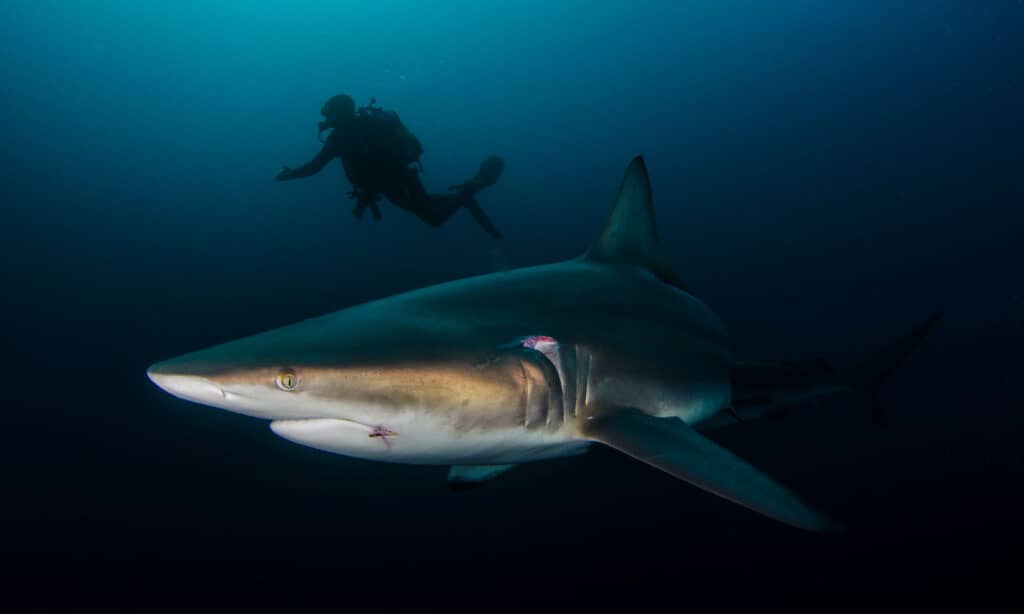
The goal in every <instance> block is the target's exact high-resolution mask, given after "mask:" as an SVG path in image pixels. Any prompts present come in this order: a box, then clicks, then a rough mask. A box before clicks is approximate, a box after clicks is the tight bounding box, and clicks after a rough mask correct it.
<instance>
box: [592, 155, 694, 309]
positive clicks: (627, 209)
mask: <svg viewBox="0 0 1024 614" xmlns="http://www.w3.org/2000/svg"><path fill="white" fill-rule="evenodd" d="M583 257H584V258H585V259H588V260H594V261H597V262H603V263H606V264H627V265H633V266H638V267H643V268H646V269H648V270H649V271H651V272H652V273H654V275H656V276H657V277H658V278H659V279H661V280H662V281H664V282H665V283H667V284H670V285H673V286H675V287H677V288H679V289H681V290H686V287H685V286H684V285H683V283H682V282H681V281H680V280H679V278H678V277H676V275H675V273H674V272H672V267H670V266H669V264H668V261H667V259H666V258H665V256H664V254H662V251H661V244H660V243H658V230H657V228H656V226H655V222H654V201H653V199H652V197H651V180H650V177H648V175H647V165H646V164H644V159H643V157H642V156H637V157H635V158H633V161H632V162H631V163H630V164H629V168H627V169H626V174H625V176H624V177H623V178H622V184H621V185H620V186H619V193H618V196H616V197H615V206H614V207H613V208H612V212H611V213H610V214H609V215H608V220H607V221H606V222H605V224H604V230H602V231H601V235H600V236H599V237H598V238H597V241H595V242H594V244H593V245H591V246H590V249H589V250H587V253H586V254H584V255H583Z"/></svg>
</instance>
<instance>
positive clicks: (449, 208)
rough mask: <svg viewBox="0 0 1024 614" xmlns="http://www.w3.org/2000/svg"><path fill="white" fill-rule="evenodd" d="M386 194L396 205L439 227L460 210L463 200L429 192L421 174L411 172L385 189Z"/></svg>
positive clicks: (453, 196)
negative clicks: (421, 178) (421, 179)
mask: <svg viewBox="0 0 1024 614" xmlns="http://www.w3.org/2000/svg"><path fill="white" fill-rule="evenodd" d="M384 196H385V197H386V198H387V199H388V200H390V201H391V202H392V203H393V204H394V205H395V206H396V207H399V208H401V209H405V210H406V211H411V212H413V213H415V214H416V217H418V218H420V219H421V220H423V221H424V222H426V223H427V224H429V225H431V226H433V227H435V228H436V227H438V226H440V225H441V224H444V223H445V221H447V220H448V218H450V217H451V216H452V214H453V213H455V212H456V211H458V210H459V207H461V206H462V202H460V199H459V198H458V197H457V196H455V195H430V194H427V190H426V188H424V187H423V182H422V181H420V177H419V174H418V173H416V172H415V171H414V170H411V169H410V172H409V173H408V174H406V175H405V176H403V177H402V179H401V181H396V182H394V183H392V185H390V186H389V187H388V189H386V190H384Z"/></svg>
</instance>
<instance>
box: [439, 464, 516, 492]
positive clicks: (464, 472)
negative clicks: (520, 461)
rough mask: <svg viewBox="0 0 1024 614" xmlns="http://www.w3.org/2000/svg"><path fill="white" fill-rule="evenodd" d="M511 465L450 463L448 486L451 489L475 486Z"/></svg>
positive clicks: (506, 469)
mask: <svg viewBox="0 0 1024 614" xmlns="http://www.w3.org/2000/svg"><path fill="white" fill-rule="evenodd" d="M513 467H515V465H452V468H451V469H449V470H448V486H449V488H451V489H452V490H465V489H468V488H475V487H477V486H480V485H481V484H483V483H484V482H486V481H487V480H490V479H492V478H494V477H497V476H499V475H501V474H502V473H505V472H506V471H508V470H509V469H511V468H513Z"/></svg>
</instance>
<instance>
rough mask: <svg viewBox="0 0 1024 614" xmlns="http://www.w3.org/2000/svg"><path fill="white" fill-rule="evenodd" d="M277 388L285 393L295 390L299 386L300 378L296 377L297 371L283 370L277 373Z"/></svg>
mask: <svg viewBox="0 0 1024 614" xmlns="http://www.w3.org/2000/svg"><path fill="white" fill-rule="evenodd" d="M275 379H276V381H277V387H278V388H280V389H281V390H284V391H285V392H291V391H292V390H295V387H296V386H298V385H299V376H298V375H295V371H292V370H291V369H281V370H280V371H278V372H277V377H276V378H275Z"/></svg>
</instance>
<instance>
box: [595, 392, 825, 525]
mask: <svg viewBox="0 0 1024 614" xmlns="http://www.w3.org/2000/svg"><path fill="white" fill-rule="evenodd" d="M585 433H586V435H587V436H588V437H589V438H590V439H593V440H595V441H598V442H600V443H603V444H605V445H608V446H610V447H612V448H615V449H616V450H619V451H620V452H625V453H626V454H628V455H630V456H632V457H633V458H636V459H638V460H641V461H643V462H645V463H647V464H649V465H653V466H654V467H657V468H658V469H661V470H662V471H665V472H667V473H669V474H671V475H673V476H675V477H677V478H680V479H682V480H686V481H687V482H689V483H691V484H693V485H695V486H698V487H700V488H703V489H704V490H707V491H709V492H712V493H714V494H716V495H718V496H720V497H724V498H726V499H728V500H730V501H733V502H735V503H739V504H740V505H743V506H745V507H748V508H750V509H752V510H754V511H756V512H759V513H761V514H764V515H766V516H770V517H772V518H775V519H776V520H779V521H781V522H784V523H786V524H789V525H793V526H795V527H799V528H801V529H807V530H813V531H823V530H830V529H836V528H837V526H836V525H835V524H834V523H832V522H831V521H829V520H828V519H827V518H826V517H825V516H823V515H822V514H820V513H818V512H816V511H814V510H813V509H811V508H810V507H808V506H807V504H805V503H804V502H803V501H801V500H800V499H799V498H798V497H797V496H796V495H794V494H793V493H791V492H790V491H789V490H787V489H786V488H785V487H783V486H781V485H780V484H778V483H776V482H775V481H774V480H772V479H771V478H769V477H768V476H766V475H764V474H763V473H761V472H760V471H758V470H757V469H755V468H754V467H752V466H750V465H749V464H747V463H746V462H745V461H743V460H742V459H740V458H739V457H737V456H736V455H734V454H733V453H732V452H729V451H728V450H726V449H725V448H722V447H721V446H719V445H717V444H715V443H713V442H712V441H711V440H709V439H707V438H705V437H704V436H702V435H701V434H699V433H698V432H697V431H695V430H693V429H692V428H690V427H689V426H688V425H687V424H686V423H685V422H683V421H682V420H680V419H678V418H655V417H652V416H649V415H647V414H644V413H643V412H640V411H637V410H635V409H623V410H621V411H617V412H613V413H610V414H608V415H607V416H604V417H600V418H595V419H593V420H591V421H589V422H588V423H587V425H586V427H585Z"/></svg>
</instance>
